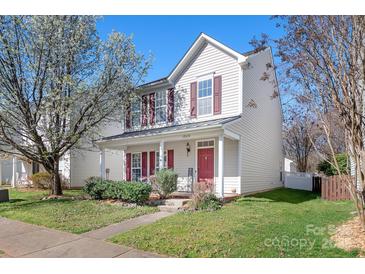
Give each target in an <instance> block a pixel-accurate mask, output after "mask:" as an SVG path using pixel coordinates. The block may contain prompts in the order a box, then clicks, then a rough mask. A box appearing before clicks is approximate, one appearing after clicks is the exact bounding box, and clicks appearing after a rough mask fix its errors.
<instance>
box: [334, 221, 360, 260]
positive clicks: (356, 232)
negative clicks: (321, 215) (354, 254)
mask: <svg viewBox="0 0 365 274" xmlns="http://www.w3.org/2000/svg"><path fill="white" fill-rule="evenodd" d="M331 240H332V241H334V243H335V245H336V246H337V247H338V248H342V249H344V250H347V251H351V250H354V249H359V250H361V256H362V257H365V231H364V230H363V228H362V226H361V224H360V220H359V218H358V217H355V218H353V219H351V220H350V221H347V222H346V223H344V224H342V225H340V226H339V227H337V228H336V232H335V233H334V234H333V235H332V236H331Z"/></svg>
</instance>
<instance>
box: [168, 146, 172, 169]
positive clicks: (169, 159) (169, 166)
mask: <svg viewBox="0 0 365 274" xmlns="http://www.w3.org/2000/svg"><path fill="white" fill-rule="evenodd" d="M167 168H168V169H174V150H173V149H170V150H168V151H167Z"/></svg>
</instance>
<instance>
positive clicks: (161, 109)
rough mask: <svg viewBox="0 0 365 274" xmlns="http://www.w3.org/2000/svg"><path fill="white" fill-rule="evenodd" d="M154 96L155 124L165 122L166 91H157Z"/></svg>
mask: <svg viewBox="0 0 365 274" xmlns="http://www.w3.org/2000/svg"><path fill="white" fill-rule="evenodd" d="M155 96H156V98H155V112H156V123H162V122H166V91H165V90H161V91H158V92H156V95H155Z"/></svg>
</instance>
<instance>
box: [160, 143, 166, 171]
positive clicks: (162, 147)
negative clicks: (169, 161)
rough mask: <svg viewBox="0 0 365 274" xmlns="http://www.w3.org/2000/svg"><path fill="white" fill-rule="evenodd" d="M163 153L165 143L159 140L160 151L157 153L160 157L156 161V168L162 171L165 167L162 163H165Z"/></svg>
mask: <svg viewBox="0 0 365 274" xmlns="http://www.w3.org/2000/svg"><path fill="white" fill-rule="evenodd" d="M164 151H165V141H164V140H161V141H160V151H159V154H160V157H159V159H158V160H159V163H158V166H159V168H160V170H161V169H163V168H164V166H165V163H164V161H165V157H164V154H165V153H164Z"/></svg>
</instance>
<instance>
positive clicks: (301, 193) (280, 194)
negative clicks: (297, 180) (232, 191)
mask: <svg viewBox="0 0 365 274" xmlns="http://www.w3.org/2000/svg"><path fill="white" fill-rule="evenodd" d="M318 198H320V195H319V194H316V193H313V192H310V191H305V190H296V189H288V188H280V189H275V190H272V191H267V192H262V193H257V194H255V195H250V196H247V197H245V198H242V199H239V200H238V201H239V202H258V203H260V202H262V203H268V202H281V203H290V204H300V203H304V202H307V201H310V200H315V199H318Z"/></svg>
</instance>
